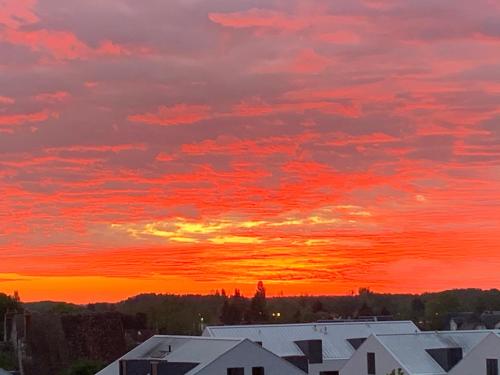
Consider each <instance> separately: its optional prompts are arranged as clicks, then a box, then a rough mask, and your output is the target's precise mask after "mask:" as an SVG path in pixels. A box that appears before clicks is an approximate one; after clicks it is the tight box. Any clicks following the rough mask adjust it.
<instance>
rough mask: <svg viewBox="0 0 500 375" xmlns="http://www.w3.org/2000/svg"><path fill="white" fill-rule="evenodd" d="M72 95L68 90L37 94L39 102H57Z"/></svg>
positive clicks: (36, 98) (36, 97)
mask: <svg viewBox="0 0 500 375" xmlns="http://www.w3.org/2000/svg"><path fill="white" fill-rule="evenodd" d="M70 96H71V95H70V94H69V92H66V91H55V92H45V93H41V94H38V95H36V96H35V100H37V101H39V102H48V103H56V102H62V101H65V100H67V99H68V98H69V97H70Z"/></svg>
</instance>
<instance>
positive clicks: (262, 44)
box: [0, 0, 500, 303]
mask: <svg viewBox="0 0 500 375" xmlns="http://www.w3.org/2000/svg"><path fill="white" fill-rule="evenodd" d="M498 25H500V6H499V5H498V4H497V3H496V2H494V1H489V0H480V1H479V2H475V3H474V4H472V3H471V2H470V1H465V0H440V1H438V0H428V1H425V2H414V1H410V0H404V1H395V0H336V1H326V0H325V1H323V0H319V1H315V2H313V3H311V2H309V1H307V0H291V1H287V2H282V1H261V0H248V1H241V2H235V1H232V0H218V1H216V2H209V1H203V0H190V1H182V0H173V1H170V2H168V5H167V4H166V3H165V2H164V1H156V0H153V1H151V2H150V3H148V4H147V5H144V4H142V5H141V4H139V3H137V2H134V1H131V0H103V1H101V2H100V3H99V4H93V5H92V6H90V5H88V4H86V2H85V1H74V2H65V3H64V4H62V2H60V1H59V2H58V1H57V0H4V1H3V2H1V1H0V194H1V197H2V198H0V223H1V224H0V292H5V293H8V294H11V293H12V292H13V291H14V290H18V291H19V292H20V295H21V297H22V298H23V299H24V300H26V301H34V300H41V299H44V300H47V299H53V300H64V301H72V302H79V303H86V302H97V301H117V300H120V299H124V298H126V297H128V296H132V295H135V294H139V293H143V292H144V293H147V292H157V293H201V294H207V293H211V292H213V291H214V290H216V289H221V288H225V289H226V290H228V291H229V290H232V289H234V288H235V287H238V288H240V289H242V291H243V292H244V293H245V295H249V294H250V293H252V292H253V290H254V288H255V284H256V282H257V281H258V280H263V281H264V283H265V284H266V287H267V288H268V290H269V292H270V294H271V295H278V294H280V293H283V294H284V295H301V294H311V295H314V294H324V295H328V294H350V293H351V291H353V290H357V289H358V288H360V287H369V288H371V289H372V290H374V291H376V292H394V293H402V292H410V293H416V292H425V291H438V290H443V289H451V288H467V287H475V288H483V289H490V288H495V287H498V286H499V285H500V274H499V273H498V272H497V270H498V269H499V267H500V252H499V250H500V214H499V213H500V64H499V63H498V61H500V27H499V26H498Z"/></svg>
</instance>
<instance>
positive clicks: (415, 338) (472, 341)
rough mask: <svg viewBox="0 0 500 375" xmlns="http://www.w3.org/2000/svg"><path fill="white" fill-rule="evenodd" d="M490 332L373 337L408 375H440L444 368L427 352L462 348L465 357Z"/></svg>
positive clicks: (429, 333) (427, 333) (451, 332)
mask: <svg viewBox="0 0 500 375" xmlns="http://www.w3.org/2000/svg"><path fill="white" fill-rule="evenodd" d="M489 334H492V331H486V330H484V331H442V332H420V333H417V334H392V335H380V334H379V335H374V336H375V338H376V339H377V340H378V341H379V342H380V343H381V344H382V345H383V346H384V347H385V348H386V349H387V350H388V351H389V352H390V353H391V354H392V355H393V356H394V358H395V359H396V360H397V361H398V362H399V363H401V365H402V366H404V367H405V368H406V369H407V370H408V371H409V372H410V373H411V374H428V375H441V374H446V372H445V371H444V370H443V368H442V367H441V366H440V365H439V364H438V363H437V362H436V361H435V360H434V359H433V358H432V357H431V356H430V354H429V353H428V352H427V351H426V350H427V349H440V348H456V347H460V348H462V352H463V356H464V357H465V356H466V355H467V354H468V353H469V352H470V351H471V350H472V349H473V348H474V347H475V346H476V345H477V344H479V343H480V342H481V341H482V340H484V339H485V338H486V336H488V335H489Z"/></svg>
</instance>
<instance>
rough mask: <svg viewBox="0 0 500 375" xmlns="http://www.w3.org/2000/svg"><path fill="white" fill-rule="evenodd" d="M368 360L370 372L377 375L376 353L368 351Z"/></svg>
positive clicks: (371, 374)
mask: <svg viewBox="0 0 500 375" xmlns="http://www.w3.org/2000/svg"><path fill="white" fill-rule="evenodd" d="M366 362H367V363H366V364H367V366H368V374H369V375H375V353H366Z"/></svg>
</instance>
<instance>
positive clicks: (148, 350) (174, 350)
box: [96, 336, 305, 375]
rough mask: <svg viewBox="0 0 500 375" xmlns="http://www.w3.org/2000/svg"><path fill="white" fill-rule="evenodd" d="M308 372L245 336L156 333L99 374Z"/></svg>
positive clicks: (294, 374)
mask: <svg viewBox="0 0 500 375" xmlns="http://www.w3.org/2000/svg"><path fill="white" fill-rule="evenodd" d="M285 374H286V375H305V374H304V372H303V371H302V370H300V369H298V368H297V367H295V366H293V365H292V364H291V363H289V362H287V361H285V360H283V359H282V358H280V357H278V356H276V355H274V354H273V353H271V352H269V351H267V350H265V349H263V348H262V347H261V346H259V345H257V344H256V343H253V342H251V341H250V340H246V339H220V338H212V337H200V336H194V337H193V336H153V337H152V338H150V339H149V340H147V341H145V342H144V343H142V344H141V345H139V346H138V347H136V348H135V349H133V350H132V351H130V352H129V353H127V354H125V355H124V356H123V357H121V358H120V359H119V360H117V361H115V362H113V363H112V364H110V365H109V366H108V367H106V368H104V369H103V370H101V371H100V372H98V373H97V374H96V375H285Z"/></svg>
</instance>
